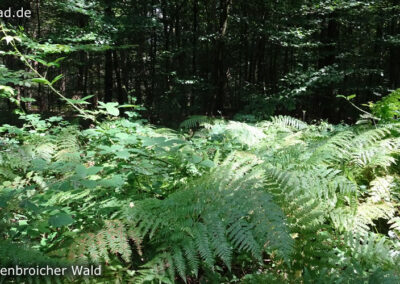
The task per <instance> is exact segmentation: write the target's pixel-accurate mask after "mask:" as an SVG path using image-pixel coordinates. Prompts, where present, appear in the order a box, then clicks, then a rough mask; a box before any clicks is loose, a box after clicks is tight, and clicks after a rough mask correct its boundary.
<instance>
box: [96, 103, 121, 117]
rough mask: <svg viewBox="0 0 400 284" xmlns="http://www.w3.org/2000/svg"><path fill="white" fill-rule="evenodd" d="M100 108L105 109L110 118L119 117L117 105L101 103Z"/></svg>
mask: <svg viewBox="0 0 400 284" xmlns="http://www.w3.org/2000/svg"><path fill="white" fill-rule="evenodd" d="M99 105H100V108H103V109H106V112H107V113H108V114H110V115H112V116H118V115H119V109H118V108H117V106H118V103H106V104H105V103H103V102H99Z"/></svg>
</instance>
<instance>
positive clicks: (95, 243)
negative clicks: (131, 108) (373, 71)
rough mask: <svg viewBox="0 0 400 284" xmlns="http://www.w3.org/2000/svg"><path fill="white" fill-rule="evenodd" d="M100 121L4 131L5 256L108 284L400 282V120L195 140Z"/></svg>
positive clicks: (237, 129)
mask: <svg viewBox="0 0 400 284" xmlns="http://www.w3.org/2000/svg"><path fill="white" fill-rule="evenodd" d="M106 105H107V104H104V106H106ZM108 106H109V107H113V108H114V107H115V108H116V109H118V108H119V106H118V105H114V104H109V105H108ZM96 112H97V110H95V111H93V113H96ZM99 112H104V113H101V114H104V115H106V117H108V118H107V119H105V120H104V121H103V122H100V123H97V124H96V125H94V126H92V127H90V128H88V129H85V130H81V129H80V127H78V126H75V125H71V124H70V123H68V122H65V121H63V120H62V118H60V117H51V118H48V119H42V118H41V117H40V116H39V115H22V116H21V119H22V120H23V121H24V122H25V123H24V125H23V126H22V127H21V128H18V127H14V126H9V125H3V126H2V128H0V129H1V131H2V136H1V138H0V147H1V150H2V151H1V152H0V161H1V163H0V208H1V209H0V210H1V217H0V227H1V239H2V240H3V243H4V241H5V243H4V245H2V246H4V247H7V246H9V245H12V246H16V247H17V248H16V249H15V251H21V254H22V255H23V254H24V253H26V250H34V251H35V252H37V253H38V254H40V256H39V255H38V256H37V257H36V254H32V255H33V256H34V257H35V258H37V259H38V260H40V259H43V260H44V261H49V262H50V261H58V260H59V261H68V262H70V263H101V264H103V265H105V266H104V269H105V274H104V276H103V279H105V281H107V280H106V279H108V277H110V279H111V278H115V277H121V279H123V280H124V281H130V280H132V281H136V282H152V281H153V282H154V281H159V282H163V283H174V282H176V281H187V282H190V281H194V280H196V279H197V280H199V279H207V280H209V281H216V282H223V283H229V282H235V281H238V280H239V279H241V281H244V282H246V281H247V282H249V281H250V282H251V281H271V282H274V281H289V282H294V283H295V282H301V281H304V282H321V283H326V282H345V283H353V282H359V281H364V282H365V281H374V279H379V277H384V278H385V279H387V280H388V281H392V282H393V283H396V281H397V280H398V277H399V273H400V271H399V270H398V266H397V263H398V262H399V260H400V255H399V254H398V251H399V248H400V243H399V237H400V235H399V234H400V230H399V218H400V215H399V209H398V203H399V187H398V184H399V180H400V177H399V175H398V168H397V167H398V166H397V165H396V162H397V158H398V154H399V151H398V149H399V143H400V140H399V134H400V126H399V125H398V124H397V123H386V124H385V123H381V124H378V125H377V126H376V127H375V126H370V125H368V124H363V125H357V126H347V125H337V126H335V125H331V124H328V123H325V122H320V123H319V124H315V125H308V124H306V123H305V122H303V121H300V120H297V119H294V118H291V117H287V116H278V117H273V118H272V119H271V120H270V121H261V122H258V123H256V124H248V123H242V122H235V121H224V120H207V121H204V122H202V123H201V124H200V125H196V127H197V128H198V130H197V131H196V132H193V130H191V131H190V133H189V134H186V133H183V132H176V131H173V130H170V129H165V128H156V127H153V126H151V125H149V124H146V123H145V122H144V121H142V120H133V119H124V118H121V117H114V116H113V115H112V113H109V112H108V111H107V108H106V107H104V108H102V109H100V110H99ZM108 114H109V115H108ZM190 128H191V127H190ZM22 243H24V244H26V247H25V246H22V245H21V244H22ZM14 260H15V261H18V259H14ZM21 263H22V264H23V263H24V262H21ZM71 281H75V280H71ZM76 281H79V280H78V279H77V280H76Z"/></svg>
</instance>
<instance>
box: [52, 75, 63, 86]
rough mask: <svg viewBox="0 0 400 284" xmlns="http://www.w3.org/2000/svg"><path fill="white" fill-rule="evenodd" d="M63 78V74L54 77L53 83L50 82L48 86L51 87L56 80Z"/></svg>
mask: <svg viewBox="0 0 400 284" xmlns="http://www.w3.org/2000/svg"><path fill="white" fill-rule="evenodd" d="M62 77H63V74H60V75H58V76H57V77H55V78H54V79H53V81H51V83H50V85H53V84H54V83H55V82H57V81H58V80H60V79H61V78H62Z"/></svg>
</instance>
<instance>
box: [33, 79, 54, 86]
mask: <svg viewBox="0 0 400 284" xmlns="http://www.w3.org/2000/svg"><path fill="white" fill-rule="evenodd" d="M32 82H34V83H38V84H44V85H51V84H50V82H49V81H48V80H47V79H45V78H33V79H32Z"/></svg>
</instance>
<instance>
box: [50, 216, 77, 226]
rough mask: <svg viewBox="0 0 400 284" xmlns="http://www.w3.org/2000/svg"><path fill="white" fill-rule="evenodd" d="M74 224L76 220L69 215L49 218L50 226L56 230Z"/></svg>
mask: <svg viewBox="0 0 400 284" xmlns="http://www.w3.org/2000/svg"><path fill="white" fill-rule="evenodd" d="M73 222H74V219H72V217H71V215H69V214H67V213H58V214H56V215H54V216H51V217H50V218H49V224H50V225H51V226H53V227H56V228H59V227H63V226H68V225H71V224H72V223H73Z"/></svg>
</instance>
